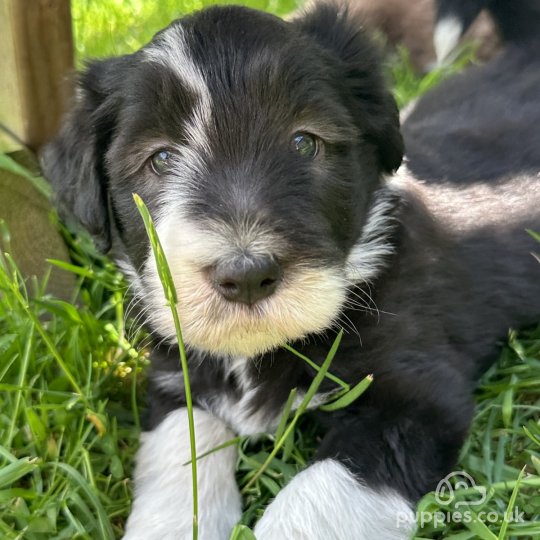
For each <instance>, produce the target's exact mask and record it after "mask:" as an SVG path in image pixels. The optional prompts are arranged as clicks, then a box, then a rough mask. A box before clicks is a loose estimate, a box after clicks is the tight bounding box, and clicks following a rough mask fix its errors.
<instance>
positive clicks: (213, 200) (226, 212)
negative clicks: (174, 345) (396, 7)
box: [44, 5, 402, 356]
mask: <svg viewBox="0 0 540 540" xmlns="http://www.w3.org/2000/svg"><path fill="white" fill-rule="evenodd" d="M401 157H402V141H401V136H400V133H399V127H398V116H397V111H396V107H395V104H394V102H393V100H392V98H391V97H390V95H389V94H388V92H387V91H386V90H385V88H384V85H383V81H382V77H381V74H380V72H379V66H378V64H377V59H376V55H375V54H374V51H373V50H372V48H371V45H370V44H369V43H368V42H367V41H366V39H365V37H364V36H363V35H362V34H361V33H360V32H359V28H358V26H357V25H356V24H354V21H349V20H348V19H347V15H346V13H345V12H344V11H340V9H338V8H337V7H332V6H329V5H320V6H319V7H316V8H314V9H313V10H311V11H310V12H308V13H306V14H304V15H303V16H301V17H300V18H298V19H296V20H293V21H291V22H284V21H282V20H280V19H278V18H275V17H273V16H271V15H267V14H264V13H260V12H257V11H253V10H249V9H245V8H239V7H220V8H211V9H208V10H205V11H202V12H199V13H197V14H195V15H192V16H189V17H186V18H184V19H181V20H178V21H175V22H174V23H172V24H171V25H170V26H169V27H168V28H166V29H165V30H163V31H161V32H160V33H158V34H157V35H156V36H155V38H154V39H153V41H152V42H151V43H149V44H148V45H147V46H146V47H144V48H143V49H141V50H140V51H138V52H136V53H134V54H132V55H128V56H124V57H121V58H114V59H109V60H104V61H98V62H93V63H91V64H89V65H88V67H87V69H86V70H85V71H84V73H82V75H81V78H80V83H79V88H78V94H77V97H76V103H75V106H74V108H73V110H72V111H71V113H70V115H69V116H68V118H67V119H66V121H65V123H64V126H63V128H62V131H61V132H60V134H59V135H58V137H57V138H56V139H55V140H54V141H53V142H52V143H51V144H50V145H49V146H48V148H47V149H46V151H45V154H44V164H45V172H46V175H47V176H48V178H49V179H50V180H51V182H52V184H53V186H54V188H55V191H56V194H57V199H58V203H59V206H60V208H61V209H64V212H65V213H68V214H69V215H71V216H74V217H75V218H76V219H77V220H78V221H79V222H80V223H81V224H82V225H83V226H85V227H86V228H87V229H88V230H89V231H90V232H91V233H92V235H93V236H94V238H95V240H96V242H97V243H98V245H100V246H101V247H102V248H103V249H107V248H108V247H110V245H111V243H112V244H113V247H114V251H115V256H117V257H118V258H120V259H122V260H123V261H124V264H125V265H127V266H128V268H129V272H128V274H129V275H130V278H131V279H132V280H133V281H134V283H135V289H136V291H137V293H138V294H139V295H140V296H141V298H142V301H143V302H144V304H145V307H146V311H147V313H148V316H149V318H150V323H151V325H152V327H153V329H154V331H156V332H157V333H159V334H160V335H162V336H163V337H168V338H170V339H171V340H172V339H174V326H173V321H172V317H171V314H170V311H169V308H168V307H166V306H165V302H164V298H163V293H162V289H161V285H160V283H159V280H158V277H157V271H156V266H155V263H154V259H153V256H152V254H151V252H150V247H149V242H148V240H147V238H146V235H145V232H144V228H143V223H142V220H141V219H140V217H139V216H138V213H137V210H136V208H135V205H134V203H133V199H132V194H133V193H138V194H139V195H140V196H141V197H142V198H143V200H144V201H145V202H146V204H147V206H148V207H149V209H150V212H151V214H152V216H153V218H154V220H155V222H156V225H157V231H158V234H159V236H160V239H161V242H162V244H163V247H164V250H165V253H166V255H167V258H168V261H169V264H170V266H171V270H172V274H173V277H174V280H175V284H176V287H177V290H178V299H179V304H178V310H179V314H180V319H181V322H182V327H183V334H184V339H185V341H186V343H187V344H188V345H189V346H191V347H194V348H197V349H200V350H204V351H209V352H212V353H216V354H226V355H227V354H230V355H240V356H251V355H255V354H259V353H262V352H265V351H268V350H270V349H272V348H274V347H276V346H279V345H280V344H282V343H284V342H286V341H288V340H293V339H298V338H301V337H303V336H305V335H307V334H309V333H312V332H318V331H321V330H323V329H324V328H327V327H328V326H330V325H331V324H332V322H333V321H334V320H335V318H336V317H337V315H338V314H339V312H340V310H341V309H342V306H343V303H344V299H345V295H346V290H347V286H348V282H347V278H346V267H347V264H348V261H349V262H350V259H349V258H350V256H351V253H352V252H353V251H354V250H356V252H357V251H358V247H359V246H358V244H359V243H361V239H362V238H364V239H365V237H366V229H367V228H369V227H373V223H371V225H369V224H366V223H367V221H368V214H369V212H370V208H371V206H372V204H373V198H374V193H375V192H376V191H377V190H378V189H379V188H380V185H381V178H382V175H383V174H384V173H387V172H390V171H392V170H394V169H396V168H397V167H398V166H399V164H400V161H401ZM355 246H356V247H355ZM364 262H365V261H364ZM374 264H375V263H374ZM367 273H369V270H367ZM366 277H371V276H366Z"/></svg>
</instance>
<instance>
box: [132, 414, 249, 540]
mask: <svg viewBox="0 0 540 540" xmlns="http://www.w3.org/2000/svg"><path fill="white" fill-rule="evenodd" d="M194 418H195V435H196V440H197V454H198V455H200V454H202V453H203V452H206V451H208V450H212V449H213V448H215V447H216V446H218V445H220V444H222V443H224V442H226V441H228V440H229V439H231V438H233V437H234V434H233V433H232V432H231V431H230V430H229V429H228V428H227V427H226V426H225V424H223V422H221V420H218V419H217V418H215V417H214V416H212V415H211V414H209V413H207V412H206V411H203V410H201V409H197V408H196V409H194ZM190 457H191V456H190V449H189V431H188V419H187V412H186V409H185V408H181V409H177V410H175V411H173V412H171V413H170V414H169V415H168V416H167V417H166V418H165V419H164V420H163V421H162V422H161V423H160V424H159V425H158V426H157V427H156V428H155V429H154V430H152V431H149V432H146V433H144V434H143V435H142V437H141V447H140V449H139V452H138V454H137V465H136V469H135V500H134V502H133V507H132V509H131V514H130V516H129V519H128V522H127V526H126V534H125V536H124V538H125V539H126V540H154V539H156V540H158V539H159V540H169V539H170V540H173V539H174V540H189V539H191V537H192V524H193V514H192V509H193V495H192V484H191V466H190V465H184V463H186V462H187V461H189V460H190ZM235 464H236V448H235V447H228V448H225V449H223V450H218V451H217V452H214V453H212V454H210V455H208V456H207V457H204V458H202V459H200V460H199V461H198V467H199V470H198V490H199V539H200V540H222V539H223V540H226V539H227V538H229V535H230V532H231V529H232V527H233V526H234V524H235V523H236V522H237V521H238V520H239V519H240V514H241V501H240V494H239V491H238V487H237V485H236V480H235V477H234V471H235Z"/></svg>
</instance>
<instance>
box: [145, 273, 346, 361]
mask: <svg viewBox="0 0 540 540" xmlns="http://www.w3.org/2000/svg"><path fill="white" fill-rule="evenodd" d="M174 280H175V284H176V287H177V292H178V305H177V309H178V314H179V318H180V323H181V327H182V337H183V340H184V343H185V344H186V345H187V346H188V347H189V348H191V349H195V350H198V351H203V352H207V353H211V354H213V355H217V356H227V357H231V356H232V357H253V356H257V355H260V354H263V353H266V352H269V351H271V350H273V349H276V348H278V347H280V346H282V345H284V344H285V343H287V342H291V341H294V340H297V339H302V338H305V337H306V336H307V335H308V334H312V333H318V332H321V331H323V330H325V329H327V328H329V327H330V326H332V323H333V322H334V321H335V319H336V318H337V317H338V315H339V313H340V311H341V309H342V306H343V304H344V302H345V296H346V285H345V282H344V280H343V278H342V272H341V271H340V270H339V269H337V268H325V269H299V270H297V271H295V272H294V273H293V274H292V275H291V276H289V278H288V279H286V280H284V281H283V283H282V284H281V285H280V287H279V288H278V290H277V291H276V292H275V293H274V294H273V295H272V296H271V297H269V298H266V299H264V300H262V301H260V302H257V303H256V304H254V305H253V306H247V305H245V304H239V303H235V302H229V301H227V300H225V299H224V298H223V297H221V296H220V295H219V294H218V293H217V292H215V291H214V289H213V288H212V287H211V286H210V285H209V284H208V283H207V282H205V281H203V280H202V279H201V278H200V275H199V276H194V275H188V274H185V273H180V274H177V275H174ZM151 282H152V285H153V286H151V287H148V285H149V284H150V283H149V282H148V280H147V287H146V291H147V292H148V295H147V298H146V301H147V305H148V306H149V307H150V310H149V311H150V313H151V316H150V324H151V326H152V328H153V329H154V330H155V331H156V332H157V333H158V334H159V335H161V336H162V337H163V338H165V339H166V340H167V341H169V342H176V334H175V329H174V321H173V317H172V313H171V310H170V308H168V307H166V306H165V305H164V304H165V301H164V298H163V291H162V289H161V287H160V285H159V284H158V283H156V282H155V280H153V279H152V280H151Z"/></svg>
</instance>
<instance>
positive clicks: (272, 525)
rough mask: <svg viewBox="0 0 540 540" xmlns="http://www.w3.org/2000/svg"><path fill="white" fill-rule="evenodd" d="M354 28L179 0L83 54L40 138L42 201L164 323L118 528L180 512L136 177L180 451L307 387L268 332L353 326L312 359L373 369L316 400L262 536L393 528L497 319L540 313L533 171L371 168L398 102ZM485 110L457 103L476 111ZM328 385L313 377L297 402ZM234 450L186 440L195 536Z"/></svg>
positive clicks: (299, 345)
mask: <svg viewBox="0 0 540 540" xmlns="http://www.w3.org/2000/svg"><path fill="white" fill-rule="evenodd" d="M359 28H360V24H359V23H358V21H357V20H356V19H355V18H354V17H351V16H349V15H348V14H347V11H346V10H345V9H343V8H342V6H340V5H339V4H337V5H334V4H327V3H321V4H318V5H315V6H313V7H312V8H311V9H310V10H309V11H307V12H306V13H304V14H303V15H300V16H298V17H297V18H296V19H294V20H291V21H289V22H284V21H282V20H280V19H278V18H276V17H273V16H271V15H268V14H264V13H260V12H257V11H253V10H250V9H246V8H241V7H214V8H210V9H207V10H204V11H201V12H198V13H195V14H193V15H191V16H188V17H185V18H183V19H180V20H178V21H175V22H173V23H172V24H171V25H170V26H169V27H168V28H166V29H165V30H163V31H161V32H159V33H158V34H157V35H156V36H155V38H154V39H153V40H152V42H150V43H149V44H148V45H147V46H145V47H144V48H143V49H141V50H140V51H137V52H136V53H134V54H131V55H127V56H123V57H120V58H112V59H108V60H102V61H97V62H92V63H90V64H89V65H88V67H87V68H86V69H85V71H84V72H83V73H82V74H81V77H80V81H79V90H78V95H77V98H76V101H75V104H74V106H73V109H72V111H71V113H70V114H69V115H68V117H67V118H66V120H65V123H64V125H63V128H62V130H61V132H60V133H59V135H58V136H57V138H56V139H55V140H54V141H52V142H51V144H50V145H49V146H48V148H47V149H46V152H45V155H44V164H45V171H46V174H47V176H48V178H49V179H50V181H51V182H52V185H53V186H54V189H55V191H56V194H57V195H56V196H57V201H58V204H59V207H60V209H61V210H62V211H63V212H64V215H66V216H67V215H70V216H72V217H74V218H75V219H76V220H77V221H78V222H79V223H80V224H82V225H83V226H84V227H86V228H87V229H88V230H89V231H90V232H91V233H92V235H93V236H94V238H95V240H96V242H97V243H98V245H99V246H100V247H101V248H102V249H103V250H108V249H111V250H112V253H113V255H114V257H115V258H116V260H118V262H119V264H120V265H121V266H122V268H124V270H125V271H126V274H127V276H128V277H129V279H130V281H131V282H132V284H133V286H134V289H135V293H136V295H137V296H138V298H139V300H140V302H141V303H142V304H143V305H144V309H145V313H146V314H147V316H148V324H149V325H150V327H151V328H152V330H153V333H154V335H155V338H156V342H159V343H161V344H162V345H161V346H156V348H155V350H154V351H153V354H152V364H153V365H152V373H151V375H150V380H151V384H150V397H149V400H150V415H149V416H150V418H149V424H148V426H147V431H146V432H145V433H144V434H143V436H142V440H141V447H140V449H139V452H138V456H137V466H136V471H135V498H134V502H133V509H132V512H131V515H130V518H129V520H128V522H127V527H126V536H125V538H127V539H129V540H143V539H144V540H151V539H160V540H163V539H185V538H190V535H191V528H192V514H191V510H192V493H191V480H190V475H191V471H190V468H189V467H184V466H183V464H184V463H185V462H186V461H187V460H188V459H189V436H188V424H187V417H186V409H185V395H184V389H183V386H182V377H181V373H180V371H179V369H178V354H177V352H178V351H177V348H176V346H175V333H174V326H173V321H172V317H171V314H170V312H169V308H168V307H166V306H165V301H164V298H163V294H162V291H161V285H160V283H159V280H158V275H157V271H156V266H155V263H154V259H153V256H152V254H151V251H150V246H149V242H148V240H147V238H146V235H145V232H144V227H143V223H142V220H141V219H140V217H139V216H138V214H137V210H136V208H135V206H134V204H133V201H132V193H133V192H136V193H138V194H139V195H140V196H141V197H142V198H143V200H144V201H146V203H147V205H148V207H149V209H150V212H151V214H152V215H153V217H154V219H155V221H156V224H157V231H158V234H159V236H160V238H161V241H162V244H163V247H164V250H165V253H166V255H167V257H168V260H169V263H170V266H171V271H172V275H173V278H174V281H175V283H176V286H177V293H178V298H179V304H178V311H179V316H180V319H181V323H182V329H183V334H184V339H185V341H186V343H187V345H188V351H189V366H190V378H191V381H192V391H193V395H194V401H195V423H196V426H195V427H196V439H197V451H198V453H202V452H204V451H206V450H210V449H212V448H215V447H216V446H218V445H220V444H222V443H223V442H225V441H227V440H229V439H230V438H232V437H233V435H234V433H239V434H243V435H244V434H255V433H258V432H261V431H267V430H272V429H274V428H275V426H276V424H277V422H278V420H279V418H280V415H281V412H282V410H283V406H284V403H285V401H286V399H287V397H288V396H289V393H290V391H291V389H292V388H297V389H298V392H299V393H300V395H301V394H302V392H305V390H306V389H307V387H308V385H309V384H310V382H311V381H312V379H313V376H314V374H315V372H314V370H312V369H311V368H310V367H309V366H307V365H306V364H304V363H303V362H299V361H298V360H297V359H295V358H294V357H293V356H292V355H291V354H290V353H289V352H287V351H286V350H284V349H282V348H280V346H281V345H282V344H284V343H291V344H292V345H293V346H294V347H295V348H296V349H298V350H299V351H301V352H302V353H303V354H305V355H307V356H309V357H310V358H312V359H314V360H315V361H316V362H321V361H322V360H323V359H324V357H325V356H326V354H327V352H328V350H329V348H330V346H331V344H332V342H333V340H334V338H335V336H336V332H337V331H338V330H339V328H341V327H342V326H343V327H350V328H354V329H355V330H356V331H355V332H351V333H347V334H345V336H344V337H343V341H342V344H341V347H340V349H339V350H338V353H337V355H336V357H335V359H334V361H333V364H332V366H331V371H332V372H333V373H334V374H335V375H337V376H339V377H341V378H342V379H344V380H345V381H347V382H348V383H350V384H351V385H352V384H355V383H357V382H358V381H359V380H361V379H362V378H364V377H365V376H366V375H368V374H373V375H374V382H373V384H372V385H371V386H370V388H369V389H368V391H367V393H366V394H364V395H363V396H362V397H361V398H360V399H359V400H357V401H356V402H354V403H353V404H352V405H350V406H349V407H348V408H347V409H345V410H342V411H339V412H335V413H322V412H319V413H316V414H318V416H319V418H320V422H321V426H322V428H323V429H324V430H325V435H324V437H323V439H322V441H321V444H320V446H319V448H318V450H317V453H316V455H315V457H314V459H313V462H312V463H311V464H310V465H309V466H308V467H307V468H306V469H305V470H303V471H301V472H299V473H298V474H297V476H296V477H295V478H294V479H293V480H292V481H291V483H290V484H289V485H287V486H286V487H285V488H284V489H283V490H282V491H281V492H280V493H279V494H278V496H277V497H276V498H275V500H274V501H273V502H272V503H271V504H270V506H269V507H268V508H267V509H266V512H265V514H264V515H263V517H262V519H261V520H260V521H259V523H258V524H257V526H256V530H255V532H256V535H257V538H258V539H259V540H268V539H271V540H283V539H295V540H296V539H304V538H305V539H310V540H330V539H336V540H338V539H339V540H372V539H374V538H377V539H383V540H386V539H405V538H407V537H409V535H410V534H411V532H412V530H413V529H414V516H413V507H414V504H415V502H416V501H417V500H418V499H419V498H420V497H421V496H422V495H423V494H425V493H426V492H428V491H429V490H432V489H434V487H435V486H436V484H437V482H438V481H439V479H440V478H442V477H443V476H444V475H445V474H447V473H448V472H449V471H451V470H452V467H453V466H454V464H455V462H456V458H457V455H458V451H459V449H460V447H461V445H462V443H463V440H464V438H465V436H466V434H467V430H468V427H469V422H470V418H471V413H472V410H473V402H472V397H471V391H472V388H473V386H474V380H475V377H476V376H477V374H478V373H479V371H480V369H481V368H482V366H483V365H485V362H486V360H489V359H492V358H493V356H494V354H495V353H496V349H495V345H494V344H495V342H496V339H497V338H499V337H500V336H504V334H505V332H506V331H507V329H508V327H509V326H510V325H517V324H526V323H528V322H531V321H535V320H538V317H540V279H539V275H540V269H539V268H538V264H537V262H536V261H535V260H534V259H533V257H531V256H530V254H529V252H530V251H531V250H532V249H534V247H535V245H534V242H533V240H532V239H531V238H530V237H529V236H528V235H527V234H526V232H525V231H524V229H525V228H526V227H529V228H533V229H534V228H536V229H537V230H540V219H539V216H538V207H539V206H538V205H539V204H540V193H539V190H538V186H537V180H536V179H532V180H531V179H526V178H523V179H516V180H515V181H514V180H513V179H511V180H510V181H509V182H508V183H504V184H503V183H501V184H497V185H490V184H489V183H484V184H482V186H481V188H482V189H480V190H475V189H472V190H471V191H470V192H469V191H468V190H460V191H458V190H453V189H451V186H447V187H444V189H442V188H441V186H440V185H437V184H436V183H435V184H428V183H419V182H416V181H414V180H413V179H412V178H411V177H410V175H408V174H407V171H404V172H403V173H402V174H401V175H400V176H401V177H396V178H391V176H392V173H393V172H394V171H395V170H396V169H397V168H398V167H399V165H400V163H401V160H402V154H403V142H402V137H401V134H400V130H399V125H398V113H397V110H396V106H395V104H394V101H393V99H392V97H391V95H390V93H389V92H388V90H387V89H386V88H385V86H384V84H383V79H382V76H381V73H380V67H379V61H378V58H377V55H376V53H375V51H374V50H373V47H372V46H371V44H370V43H369V41H368V40H367V39H366V37H365V36H364V34H363V33H362V31H360V30H359ZM532 64H533V62H532V60H531V65H532ZM488 71H489V69H488ZM481 73H482V72H481ZM478 76H479V77H481V75H478ZM464 86H465V87H467V84H464ZM499 90H500V89H499V87H497V86H495V87H494V88H490V89H489V91H490V92H499ZM486 91H488V89H487V88H486ZM456 99H457V97H456ZM417 111H421V106H420V105H419V106H418V109H417ZM497 112H498V111H497ZM417 114H420V112H418V113H417ZM483 118H484V117H483V116H482V115H480V117H479V118H476V117H475V114H474V111H471V112H470V114H469V121H470V123H471V126H477V129H479V130H481V129H482V126H481V121H482V119H483ZM536 125H538V124H536ZM439 129H440V131H441V132H444V130H445V129H447V126H446V125H440V126H439ZM472 129H474V128H472ZM537 135H538V134H536V136H537ZM505 136H507V137H511V133H508V134H506V135H505ZM441 137H442V135H441ZM411 138H414V137H413V136H411ZM536 140H538V138H537V139H536ZM415 159H416V158H415ZM418 159H421V156H420V157H419V158H418ZM482 159H486V156H485V155H482ZM473 187H477V186H474V185H473ZM525 189H527V191H526V192H525ZM524 193H526V196H525V195H524ZM335 390H336V386H335V385H334V384H333V383H332V382H331V381H328V380H326V381H325V382H324V384H323V385H322V386H321V387H320V392H319V395H317V396H316V397H315V398H314V400H313V402H312V403H313V405H316V404H318V403H321V401H324V400H325V399H326V397H325V396H328V393H331V392H333V391H335ZM235 461H236V451H235V449H234V448H232V447H228V448H226V449H224V450H221V451H219V452H214V453H212V454H210V455H209V456H208V457H206V458H204V459H202V460H201V461H200V464H199V467H200V468H199V479H198V484H199V506H200V516H199V524H200V529H199V532H200V538H201V539H203V540H221V539H223V540H225V539H227V538H228V535H229V533H230V530H231V528H232V526H233V525H234V524H235V522H237V521H238V520H239V518H240V515H241V501H240V495H239V492H238V488H237V485H236V483H235V477H234V473H235V470H234V469H235Z"/></svg>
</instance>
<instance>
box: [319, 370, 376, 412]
mask: <svg viewBox="0 0 540 540" xmlns="http://www.w3.org/2000/svg"><path fill="white" fill-rule="evenodd" d="M372 382H373V375H367V376H366V377H364V378H363V379H362V380H361V381H360V382H359V383H358V384H357V385H355V386H354V387H353V388H351V390H349V391H348V392H346V393H345V394H342V395H341V396H340V397H339V398H338V399H336V400H335V401H332V402H330V403H325V404H324V405H321V406H320V407H319V409H320V410H321V411H325V412H331V411H337V410H339V409H344V408H345V407H348V406H349V405H350V404H351V403H352V402H353V401H356V400H357V399H358V398H359V397H360V396H361V395H362V394H363V393H364V392H365V391H366V390H367V389H368V388H369V386H370V385H371V383H372Z"/></svg>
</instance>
